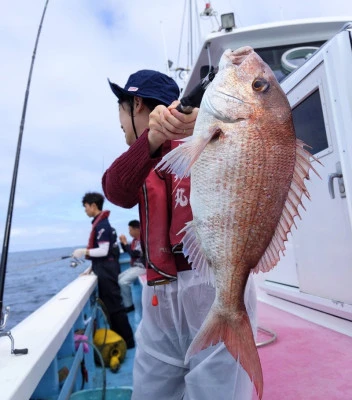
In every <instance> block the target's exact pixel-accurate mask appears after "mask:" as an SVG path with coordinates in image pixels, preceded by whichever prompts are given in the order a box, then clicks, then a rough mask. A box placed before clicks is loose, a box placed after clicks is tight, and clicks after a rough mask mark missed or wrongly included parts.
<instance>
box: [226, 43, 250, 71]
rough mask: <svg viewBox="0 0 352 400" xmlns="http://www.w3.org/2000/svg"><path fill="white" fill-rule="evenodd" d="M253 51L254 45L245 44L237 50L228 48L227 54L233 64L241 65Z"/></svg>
mask: <svg viewBox="0 0 352 400" xmlns="http://www.w3.org/2000/svg"><path fill="white" fill-rule="evenodd" d="M253 53H254V50H253V48H252V47H250V46H243V47H240V48H238V49H236V50H227V51H226V53H225V54H226V56H227V58H228V60H229V61H230V62H231V63H232V64H233V65H237V66H239V65H241V64H242V63H243V62H244V61H245V60H246V59H247V57H249V56H250V55H251V54H253Z"/></svg>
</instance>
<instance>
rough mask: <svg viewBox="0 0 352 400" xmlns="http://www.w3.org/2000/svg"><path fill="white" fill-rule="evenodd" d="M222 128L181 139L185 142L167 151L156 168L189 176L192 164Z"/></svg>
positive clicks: (180, 176) (181, 176)
mask: <svg viewBox="0 0 352 400" xmlns="http://www.w3.org/2000/svg"><path fill="white" fill-rule="evenodd" d="M219 131H220V129H218V128H215V129H213V130H210V131H209V133H208V134H207V135H204V136H203V135H200V136H189V137H187V138H185V139H182V140H180V142H183V143H182V144H180V145H179V146H178V147H176V148H175V149H173V150H172V151H170V152H169V153H167V154H166V155H165V156H164V157H163V158H162V160H161V161H160V162H159V163H158V164H157V165H156V167H155V169H157V170H160V171H164V170H166V172H168V173H173V174H175V175H177V177H178V178H180V179H182V178H184V177H186V176H189V174H190V171H191V167H192V165H193V164H194V163H195V162H196V161H197V159H198V157H199V156H200V154H201V153H202V151H203V150H204V148H205V147H206V145H207V144H208V143H209V142H210V141H211V140H212V139H213V138H214V137H216V136H217V135H219Z"/></svg>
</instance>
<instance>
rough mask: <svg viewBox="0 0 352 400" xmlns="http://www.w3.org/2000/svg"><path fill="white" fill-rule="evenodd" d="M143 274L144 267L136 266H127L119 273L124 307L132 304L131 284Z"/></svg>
mask: <svg viewBox="0 0 352 400" xmlns="http://www.w3.org/2000/svg"><path fill="white" fill-rule="evenodd" d="M143 274H145V268H144V267H138V266H134V267H130V268H127V269H126V270H125V271H123V272H121V274H119V278H118V279H119V286H120V289H121V296H122V301H123V304H124V306H125V307H126V308H127V307H130V306H132V304H133V300H132V291H131V285H132V283H133V282H134V281H135V280H136V279H137V278H138V277H139V276H140V275H143Z"/></svg>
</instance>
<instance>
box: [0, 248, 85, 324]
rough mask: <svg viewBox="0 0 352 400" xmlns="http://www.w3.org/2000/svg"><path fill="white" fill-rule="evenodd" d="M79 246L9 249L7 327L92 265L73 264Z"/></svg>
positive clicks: (6, 297) (6, 288)
mask: <svg viewBox="0 0 352 400" xmlns="http://www.w3.org/2000/svg"><path fill="white" fill-rule="evenodd" d="M75 248H76V247H65V248H58V249H45V250H34V251H23V252H22V251H21V252H14V253H9V255H8V260H7V268H6V277H5V288H4V299H3V305H4V307H6V306H9V307H10V314H9V317H8V320H7V324H6V328H5V329H6V330H9V329H11V328H12V327H14V326H15V325H16V324H18V323H19V322H21V321H22V320H23V319H25V318H26V317H27V316H28V315H29V314H31V313H32V312H33V311H35V310H36V309H37V308H39V307H40V306H41V305H43V304H44V303H45V302H46V301H48V300H49V299H50V298H51V297H52V296H54V295H55V294H57V293H58V292H59V291H60V290H61V289H63V288H64V287H65V286H66V285H67V284H69V283H70V282H72V281H73V280H74V279H76V278H77V277H78V276H79V274H80V273H81V272H83V271H84V270H85V269H86V268H88V267H89V265H90V262H89V261H85V262H83V263H81V264H79V265H78V266H77V267H76V268H72V267H71V266H70V262H71V261H72V259H71V258H67V259H64V260H62V259H61V258H62V257H65V256H69V255H71V254H72V252H73V250H74V249H75Z"/></svg>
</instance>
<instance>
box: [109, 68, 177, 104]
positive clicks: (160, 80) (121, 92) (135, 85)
mask: <svg viewBox="0 0 352 400" xmlns="http://www.w3.org/2000/svg"><path fill="white" fill-rule="evenodd" d="M108 81H109V85H110V88H111V90H112V91H113V92H114V94H115V95H116V97H117V98H118V99H121V98H122V97H125V96H138V97H142V98H145V99H155V100H158V101H160V102H161V103H162V104H164V105H165V106H169V105H170V104H171V103H172V102H173V101H174V100H177V99H178V97H179V95H180V89H179V87H178V85H177V83H176V82H175V81H174V80H173V79H172V78H170V77H169V76H167V75H165V74H163V73H161V72H158V71H153V70H150V69H142V70H140V71H137V72H135V73H134V74H132V75H130V77H129V78H128V80H127V83H126V85H125V87H124V88H122V87H120V86H119V85H117V84H116V83H113V82H110V80H109V79H108Z"/></svg>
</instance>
